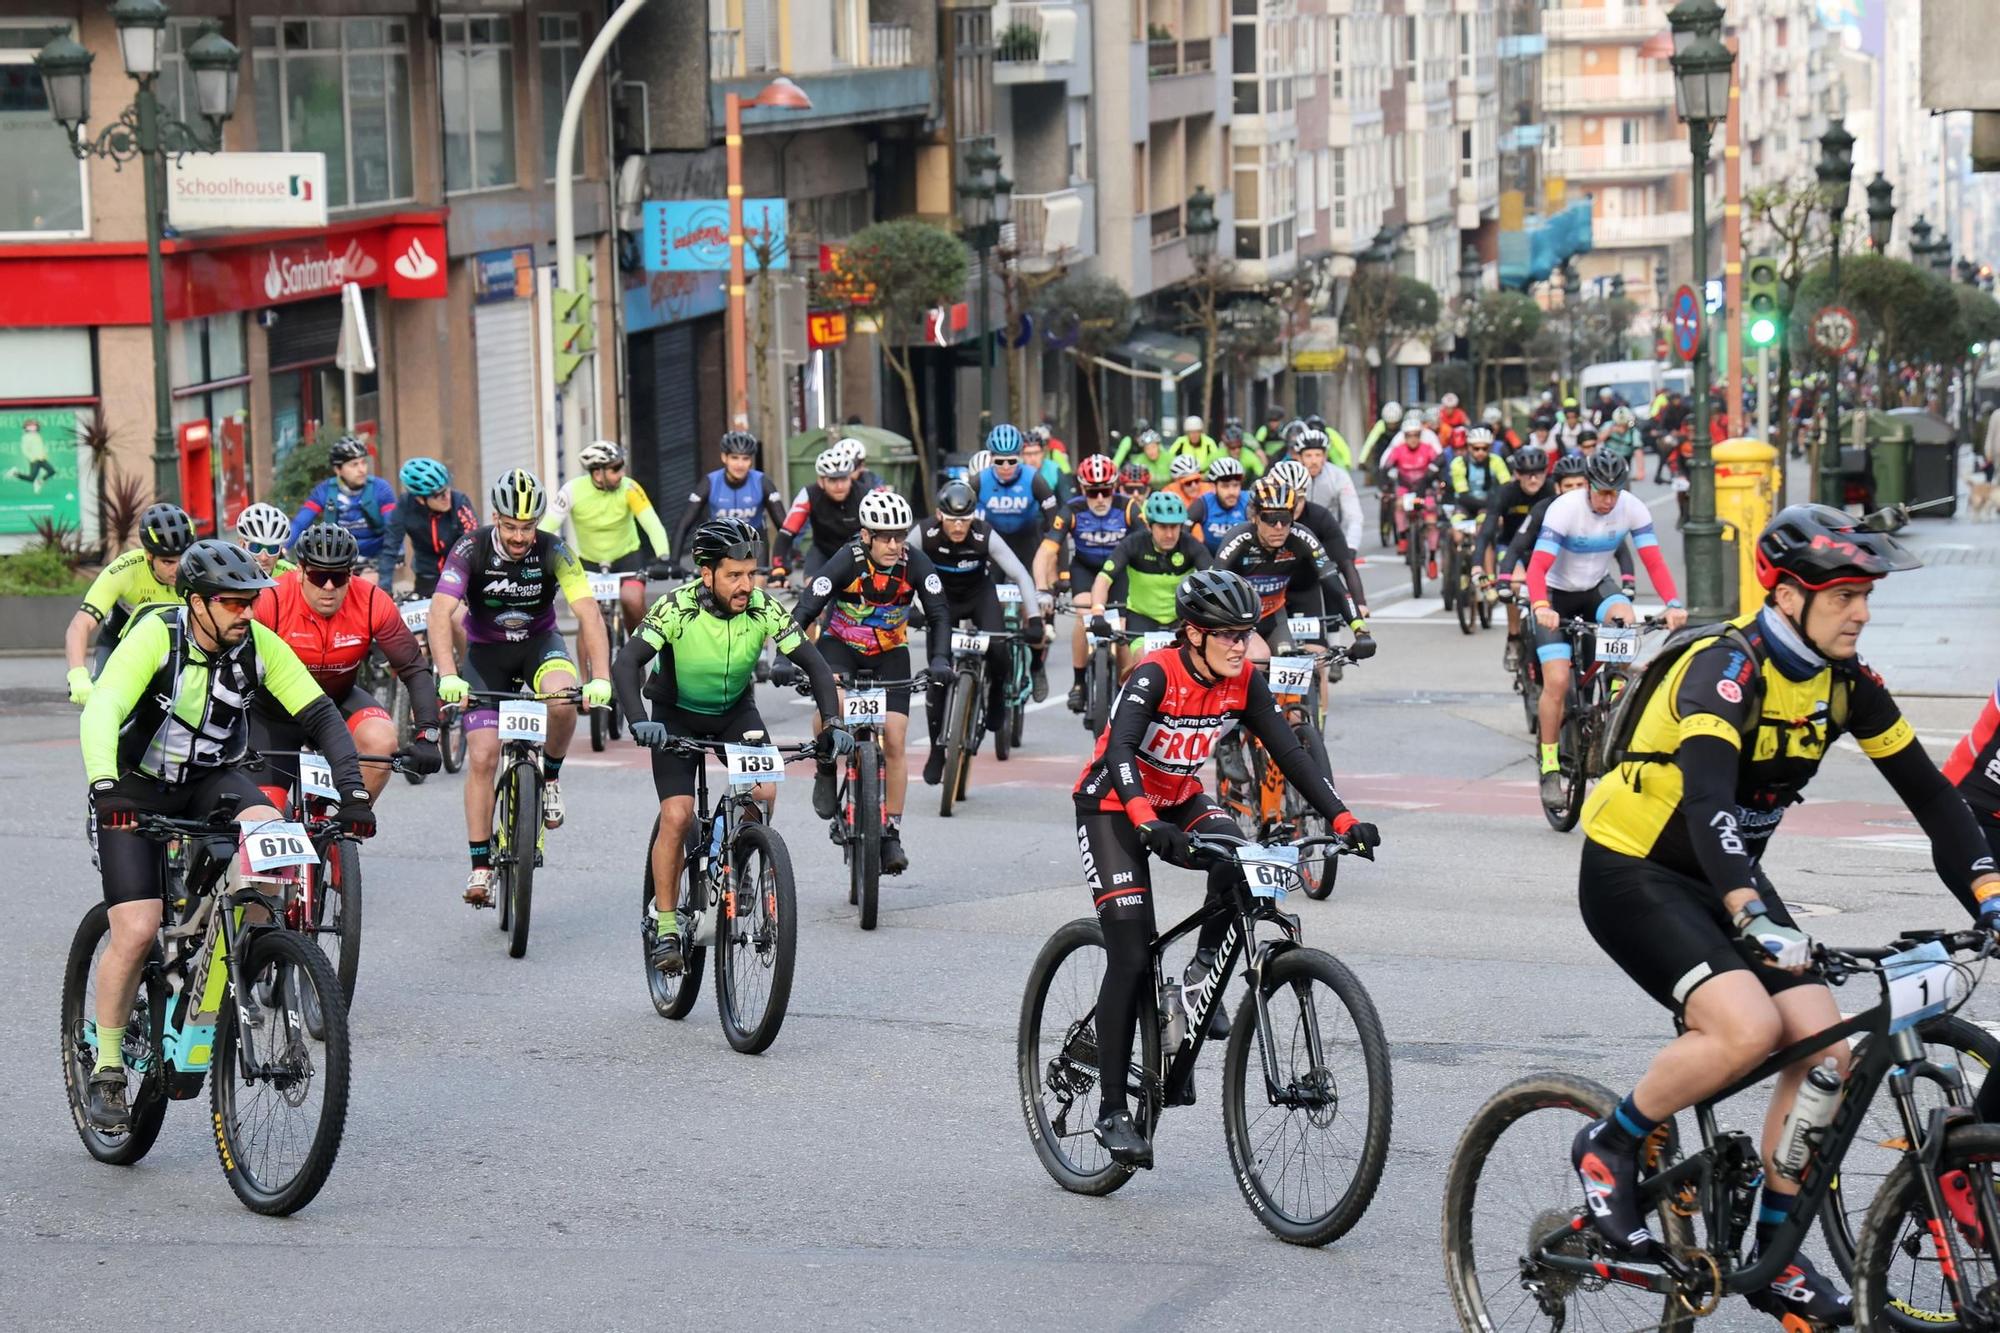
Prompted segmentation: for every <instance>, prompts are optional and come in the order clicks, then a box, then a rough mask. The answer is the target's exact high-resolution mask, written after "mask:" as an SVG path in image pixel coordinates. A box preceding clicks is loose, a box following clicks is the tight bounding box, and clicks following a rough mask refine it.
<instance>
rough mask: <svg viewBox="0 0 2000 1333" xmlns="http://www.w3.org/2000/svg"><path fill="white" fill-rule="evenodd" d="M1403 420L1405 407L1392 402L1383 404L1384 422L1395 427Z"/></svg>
mask: <svg viewBox="0 0 2000 1333" xmlns="http://www.w3.org/2000/svg"><path fill="white" fill-rule="evenodd" d="M1402 419H1403V405H1402V404H1401V403H1398V402H1395V401H1394V400H1391V401H1389V402H1386V403H1384V404H1382V420H1384V421H1386V422H1388V423H1389V424H1390V425H1392V426H1393V425H1395V424H1396V423H1397V422H1399V421H1401V420H1402Z"/></svg>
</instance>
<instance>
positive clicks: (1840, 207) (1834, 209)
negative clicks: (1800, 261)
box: [1818, 116, 1873, 509]
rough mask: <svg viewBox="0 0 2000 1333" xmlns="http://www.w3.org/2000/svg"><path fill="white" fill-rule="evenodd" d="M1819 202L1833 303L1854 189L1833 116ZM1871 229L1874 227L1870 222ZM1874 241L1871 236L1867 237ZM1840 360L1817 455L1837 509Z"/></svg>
mask: <svg viewBox="0 0 2000 1333" xmlns="http://www.w3.org/2000/svg"><path fill="white" fill-rule="evenodd" d="M1818 175H1819V198H1820V205H1821V206H1822V207H1823V208H1825V209H1826V223H1827V230H1828V231H1829V232H1830V233H1831V234H1832V247H1833V248H1832V251H1831V252H1830V254H1829V257H1828V260H1827V274H1828V277H1829V279H1830V280H1831V282H1832V286H1833V291H1834V299H1835V300H1839V299H1840V297H1839V293H1840V232H1841V218H1842V216H1843V215H1844V214H1845V213H1846V211H1847V194H1848V191H1849V190H1851V189H1852V188H1853V186H1854V136H1853V135H1851V134H1849V133H1848V132H1847V126H1845V125H1844V124H1842V123H1841V120H1840V117H1838V116H1835V117H1834V118H1833V119H1832V120H1831V121H1829V122H1828V123H1827V127H1826V133H1824V134H1822V135H1820V136H1819V167H1818ZM1870 225H1871V226H1872V225H1873V222H1872V219H1871V223H1870ZM1870 238H1871V239H1873V233H1872V232H1871V233H1870ZM1843 360H1844V358H1842V357H1835V358H1834V361H1833V392H1832V393H1830V394H1828V395H1827V408H1826V440H1825V442H1824V443H1823V444H1822V445H1821V446H1820V451H1819V500H1820V503H1821V504H1826V505H1832V506H1833V507H1834V508H1836V509H1838V508H1840V503H1841V498H1842V494H1843V491H1842V487H1841V484H1840V379H1841V374H1840V372H1841V363H1842V361H1843Z"/></svg>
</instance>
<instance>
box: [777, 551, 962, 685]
mask: <svg viewBox="0 0 2000 1333" xmlns="http://www.w3.org/2000/svg"><path fill="white" fill-rule="evenodd" d="M919 598H921V599H922V600H923V604H924V618H925V620H926V622H927V626H926V632H927V635H928V639H929V645H930V652H929V656H931V657H939V656H942V655H943V647H942V645H943V644H945V643H947V642H949V640H948V639H946V638H945V637H944V636H945V634H946V633H947V632H948V631H949V629H950V625H951V613H950V610H949V609H948V608H947V607H946V606H945V602H944V583H943V581H942V580H941V579H939V578H938V574H937V569H936V568H935V567H934V566H933V565H932V564H931V559H930V557H929V556H927V555H925V554H924V553H923V552H922V551H912V550H906V551H905V553H904V557H903V559H902V560H901V561H900V562H898V563H897V564H895V565H893V566H891V567H890V568H888V569H878V568H876V566H875V563H874V562H873V561H871V560H870V559H869V558H868V556H867V555H866V554H865V553H864V552H863V551H862V549H861V546H860V544H859V543H856V544H854V545H852V546H845V547H842V548H841V550H840V552H839V553H838V554H836V555H835V556H834V557H833V558H832V559H831V560H829V561H827V562H826V564H824V565H822V566H821V567H820V571H819V573H818V574H817V575H815V576H814V578H813V581H812V582H811V583H810V584H809V585H807V587H806V591H805V595H804V596H803V597H801V598H799V604H798V606H797V607H795V608H794V609H793V611H792V618H793V619H794V620H796V621H798V623H799V624H801V625H810V624H812V622H813V621H814V620H815V619H817V618H818V616H819V613H820V612H821V611H822V610H824V609H825V608H826V606H827V605H828V604H829V603H831V604H832V606H833V615H832V616H831V617H830V618H829V619H828V621H827V627H826V630H827V633H829V634H831V635H832V636H833V637H834V638H836V639H838V640H840V641H841V642H842V643H846V644H850V645H852V646H853V647H854V648H855V650H856V651H858V652H860V653H861V654H862V655H863V656H873V655H875V654H877V653H885V652H889V651H892V650H894V649H897V648H901V647H902V646H903V645H904V643H905V642H906V641H907V640H908V638H909V633H910V605H911V603H913V602H915V601H916V600H918V599H919Z"/></svg>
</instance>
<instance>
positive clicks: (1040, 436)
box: [1028, 426, 1050, 444]
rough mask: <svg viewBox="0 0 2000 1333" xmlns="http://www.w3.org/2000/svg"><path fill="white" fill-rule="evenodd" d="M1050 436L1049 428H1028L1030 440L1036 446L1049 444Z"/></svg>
mask: <svg viewBox="0 0 2000 1333" xmlns="http://www.w3.org/2000/svg"><path fill="white" fill-rule="evenodd" d="M1049 435H1050V432H1049V428H1048V427H1047V426H1030V427H1028V438H1029V439H1031V440H1033V441H1034V442H1035V443H1036V444H1047V443H1048V442H1049Z"/></svg>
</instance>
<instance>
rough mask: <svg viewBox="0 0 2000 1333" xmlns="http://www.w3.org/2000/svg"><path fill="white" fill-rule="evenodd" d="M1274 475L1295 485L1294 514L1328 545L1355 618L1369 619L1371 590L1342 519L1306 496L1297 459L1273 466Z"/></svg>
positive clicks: (1297, 606)
mask: <svg viewBox="0 0 2000 1333" xmlns="http://www.w3.org/2000/svg"><path fill="white" fill-rule="evenodd" d="M1271 476H1272V477H1274V478H1276V479H1277V480H1279V481H1282V482H1284V483H1285V485H1287V486H1289V487H1291V488H1292V517H1293V518H1294V519H1296V520H1297V521H1298V522H1299V523H1301V524H1303V525H1304V526H1305V529H1306V531H1308V532H1310V533H1312V535H1313V536H1315V537H1317V538H1319V544H1320V545H1321V546H1324V547H1325V548H1326V553H1327V555H1328V556H1329V557H1331V558H1332V560H1333V564H1334V568H1335V569H1337V570H1339V571H1340V581H1341V582H1342V583H1343V584H1344V585H1346V588H1347V599H1348V600H1349V601H1350V602H1352V603H1353V604H1354V614H1355V617H1356V618H1357V619H1358V620H1364V621H1365V620H1366V619H1367V618H1368V590H1367V589H1366V588H1364V587H1363V586H1362V584H1361V571H1360V570H1359V569H1357V568H1356V567H1355V563H1354V547H1353V546H1352V544H1350V543H1349V542H1348V540H1347V534H1346V533H1345V532H1344V531H1343V530H1342V529H1341V526H1340V520H1338V519H1336V518H1335V517H1334V516H1333V511H1332V510H1330V509H1328V508H1327V507H1326V506H1325V505H1317V504H1314V503H1313V502H1312V501H1311V500H1308V499H1306V491H1305V483H1306V469H1305V465H1304V464H1303V463H1301V462H1299V460H1298V459H1296V458H1288V459H1286V460H1285V461H1284V462H1282V463H1278V464H1276V465H1274V466H1273V467H1272V468H1271ZM1286 604H1287V605H1288V606H1289V607H1290V608H1291V609H1292V610H1294V611H1297V612H1298V613H1299V614H1300V615H1304V614H1306V613H1307V609H1308V608H1307V606H1306V605H1305V604H1303V603H1295V602H1294V601H1293V600H1292V599H1291V598H1287V599H1286ZM1314 614H1317V612H1314Z"/></svg>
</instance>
